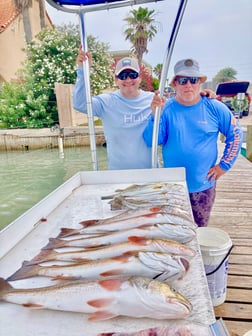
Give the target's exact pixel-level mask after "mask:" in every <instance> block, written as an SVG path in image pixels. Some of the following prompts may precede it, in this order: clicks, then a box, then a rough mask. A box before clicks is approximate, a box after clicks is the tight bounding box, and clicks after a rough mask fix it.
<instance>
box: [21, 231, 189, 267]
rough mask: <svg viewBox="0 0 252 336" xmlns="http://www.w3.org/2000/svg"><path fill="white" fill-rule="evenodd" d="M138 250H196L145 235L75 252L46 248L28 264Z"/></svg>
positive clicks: (185, 253) (173, 251) (91, 257)
mask: <svg viewBox="0 0 252 336" xmlns="http://www.w3.org/2000/svg"><path fill="white" fill-rule="evenodd" d="M138 251H149V252H166V253H171V254H178V255H181V256H185V257H193V256H195V251H194V250H193V249H192V248H190V247H189V246H186V245H184V244H181V243H178V242H175V241H173V240H168V239H158V238H157V239H151V238H149V239H148V238H145V237H129V240H128V241H125V242H122V243H117V244H113V245H106V246H104V247H99V248H91V249H86V250H81V251H73V252H56V251H54V250H44V251H42V252H40V253H39V254H38V255H37V256H36V257H35V258H33V259H32V260H31V261H30V262H28V263H27V264H29V265H33V264H40V263H43V262H47V261H52V260H57V261H71V262H73V261H76V262H80V261H90V260H97V259H106V258H113V257H117V256H120V255H127V254H134V253H136V252H138Z"/></svg>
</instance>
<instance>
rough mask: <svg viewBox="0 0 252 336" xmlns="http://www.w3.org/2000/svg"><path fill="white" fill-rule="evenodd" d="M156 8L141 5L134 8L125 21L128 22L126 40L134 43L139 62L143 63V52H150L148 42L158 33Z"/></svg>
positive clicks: (134, 50)
mask: <svg viewBox="0 0 252 336" xmlns="http://www.w3.org/2000/svg"><path fill="white" fill-rule="evenodd" d="M154 13H155V10H154V9H152V10H148V8H143V7H139V8H138V9H132V10H131V11H130V14H129V16H127V17H126V18H125V19H124V21H126V22H127V23H128V27H127V28H126V29H125V31H124V34H125V40H129V41H130V42H131V43H132V45H133V46H132V51H133V53H134V54H136V56H137V59H138V62H139V64H141V63H142V59H143V54H144V53H147V52H148V49H147V43H148V42H149V41H151V40H152V38H153V37H154V36H155V35H156V33H157V24H158V22H156V21H155V20H154V18H153V17H154V15H155V14H154Z"/></svg>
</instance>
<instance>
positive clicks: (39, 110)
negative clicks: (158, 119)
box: [0, 25, 113, 128]
mask: <svg viewBox="0 0 252 336" xmlns="http://www.w3.org/2000/svg"><path fill="white" fill-rule="evenodd" d="M79 44H80V39H79V31H78V29H77V26H74V25H67V26H66V25H64V26H59V27H57V29H56V30H53V31H52V30H48V29H44V30H43V31H41V32H40V34H38V36H37V39H36V40H34V41H32V43H30V44H29V45H28V47H27V59H26V61H25V63H24V64H23V68H22V69H21V71H20V72H19V74H18V76H19V80H18V81H13V82H10V83H5V84H3V86H2V88H1V91H0V101H1V106H0V123H1V124H2V125H6V126H7V127H8V128H13V127H15V128H16V127H18V128H41V127H51V125H52V124H54V123H55V122H58V112H57V103H56V96H55V93H54V84H55V83H56V82H57V83H63V84H73V83H74V82H75V79H76V65H75V60H76V56H77V52H78V47H79ZM88 48H89V51H91V52H92V55H93V65H92V67H93V69H94V70H95V71H93V72H91V75H90V86H91V91H92V94H99V93H100V92H101V90H103V89H106V88H108V87H111V85H112V84H113V74H112V69H111V64H112V63H113V60H112V59H111V58H110V56H109V53H108V46H107V45H106V44H104V43H101V42H99V41H97V40H96V39H95V38H94V37H92V36H89V37H88Z"/></svg>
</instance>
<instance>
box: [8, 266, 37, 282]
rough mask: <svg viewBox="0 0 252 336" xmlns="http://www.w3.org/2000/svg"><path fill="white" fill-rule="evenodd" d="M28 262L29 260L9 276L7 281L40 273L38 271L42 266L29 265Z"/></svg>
mask: <svg viewBox="0 0 252 336" xmlns="http://www.w3.org/2000/svg"><path fill="white" fill-rule="evenodd" d="M28 263H29V261H28V262H27V261H24V262H23V264H22V266H21V267H20V269H18V270H17V271H16V272H15V273H13V274H12V275H11V276H10V277H9V278H7V281H14V280H21V279H26V278H30V277H34V276H36V275H38V271H39V269H40V268H42V266H39V265H28Z"/></svg>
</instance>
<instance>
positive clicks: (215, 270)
mask: <svg viewBox="0 0 252 336" xmlns="http://www.w3.org/2000/svg"><path fill="white" fill-rule="evenodd" d="M233 247H234V245H232V246H231V247H230V249H229V250H228V252H227V254H226V255H225V257H224V258H223V260H222V262H221V263H220V264H219V265H218V266H217V268H215V269H214V270H213V271H211V272H209V273H206V276H208V275H212V274H214V273H215V272H217V271H218V269H220V267H221V266H222V264H223V263H224V261H225V260H226V259H227V257H228V256H229V255H230V253H231V251H232V249H233Z"/></svg>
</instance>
